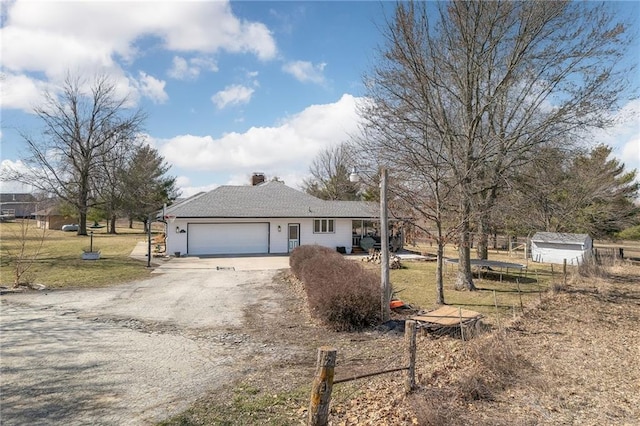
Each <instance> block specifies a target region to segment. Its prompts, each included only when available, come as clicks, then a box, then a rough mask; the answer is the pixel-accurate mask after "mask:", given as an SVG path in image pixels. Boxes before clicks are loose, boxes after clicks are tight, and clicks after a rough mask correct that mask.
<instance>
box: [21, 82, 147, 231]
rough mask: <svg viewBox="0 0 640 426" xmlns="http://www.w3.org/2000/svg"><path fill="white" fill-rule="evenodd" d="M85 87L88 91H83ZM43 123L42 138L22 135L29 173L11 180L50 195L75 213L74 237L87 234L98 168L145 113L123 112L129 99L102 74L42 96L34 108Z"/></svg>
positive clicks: (135, 130) (136, 129)
mask: <svg viewBox="0 0 640 426" xmlns="http://www.w3.org/2000/svg"><path fill="white" fill-rule="evenodd" d="M87 86H88V88H87ZM34 112H35V114H36V115H37V116H38V118H40V120H41V121H42V123H43V126H44V129H43V133H42V135H41V137H33V136H30V135H28V134H26V133H24V134H23V137H24V140H25V142H26V144H27V149H28V153H29V157H28V158H26V159H24V162H25V164H26V165H27V167H28V170H27V171H24V172H17V171H14V172H13V173H12V174H11V176H10V179H13V180H17V181H20V182H23V183H27V184H29V185H32V186H33V187H35V188H38V189H39V190H41V191H43V192H45V193H48V194H54V195H56V196H57V197H59V198H61V199H62V200H64V201H66V202H68V203H69V204H71V205H72V206H74V208H75V209H76V210H77V213H78V217H79V228H78V235H86V234H87V223H86V222H87V212H88V210H89V208H90V207H91V206H92V205H93V204H94V203H95V202H96V200H97V199H96V194H95V193H94V189H95V188H93V183H95V180H96V179H98V177H99V170H100V169H101V165H102V164H103V163H104V162H105V161H107V160H109V158H108V157H109V156H110V155H111V154H113V153H114V152H115V150H116V148H117V147H118V146H119V144H120V143H122V141H125V140H131V139H133V138H134V137H135V135H136V134H137V133H138V132H139V131H140V129H141V125H142V122H143V120H144V114H143V113H142V112H140V111H139V110H138V111H133V112H131V113H130V114H127V112H128V108H127V99H126V98H122V97H118V96H117V93H116V86H115V84H114V83H112V82H111V81H110V80H109V78H108V77H106V76H98V77H96V78H94V79H93V80H92V81H91V82H89V83H88V84H87V83H86V82H85V81H84V80H82V79H80V78H75V77H71V76H68V77H67V79H66V80H65V82H64V84H63V86H62V88H61V93H60V95H56V94H53V93H47V94H46V103H45V104H44V105H42V106H39V107H37V108H36V109H35V111H34Z"/></svg>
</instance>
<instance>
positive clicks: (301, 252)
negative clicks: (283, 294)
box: [289, 245, 380, 331]
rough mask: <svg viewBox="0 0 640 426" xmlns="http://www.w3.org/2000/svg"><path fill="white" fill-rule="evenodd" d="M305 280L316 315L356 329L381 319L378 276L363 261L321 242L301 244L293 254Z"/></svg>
mask: <svg viewBox="0 0 640 426" xmlns="http://www.w3.org/2000/svg"><path fill="white" fill-rule="evenodd" d="M289 265H290V266H291V270H292V272H293V273H294V275H295V276H296V277H297V278H298V279H299V280H300V281H302V283H303V284H304V289H305V292H306V294H307V303H308V304H309V309H310V311H311V313H312V315H313V316H314V317H315V318H316V319H318V320H319V321H321V322H322V323H323V324H324V325H326V326H328V327H330V328H332V329H334V330H336V331H356V330H362V329H364V328H366V327H369V326H372V325H375V324H377V323H378V322H379V320H380V286H379V284H378V281H379V280H378V277H377V276H376V275H375V274H374V273H373V272H371V271H367V270H365V269H364V268H363V267H362V266H361V265H360V264H358V263H356V262H353V261H350V260H347V259H345V258H344V257H342V255H341V254H339V253H337V252H335V251H333V250H331V249H329V248H326V247H322V246H318V245H303V246H299V247H297V248H296V249H295V250H294V251H293V252H292V253H291V256H290V258H289Z"/></svg>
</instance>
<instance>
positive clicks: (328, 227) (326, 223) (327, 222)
mask: <svg viewBox="0 0 640 426" xmlns="http://www.w3.org/2000/svg"><path fill="white" fill-rule="evenodd" d="M334 229H335V223H334V220H333V219H313V233H314V234H333V233H334V232H335V231H334Z"/></svg>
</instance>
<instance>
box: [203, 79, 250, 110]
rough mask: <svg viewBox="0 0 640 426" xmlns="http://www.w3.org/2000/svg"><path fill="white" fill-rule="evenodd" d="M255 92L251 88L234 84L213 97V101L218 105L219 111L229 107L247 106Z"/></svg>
mask: <svg viewBox="0 0 640 426" xmlns="http://www.w3.org/2000/svg"><path fill="white" fill-rule="evenodd" d="M253 92H254V90H253V89H252V88H250V87H246V86H242V85H239V84H234V85H231V86H227V87H225V88H224V90H221V91H219V92H218V93H216V94H215V95H213V96H212V97H211V101H212V102H213V103H214V104H216V106H217V107H218V109H222V108H224V107H226V106H227V105H239V104H246V103H249V101H250V100H251V96H252V95H253Z"/></svg>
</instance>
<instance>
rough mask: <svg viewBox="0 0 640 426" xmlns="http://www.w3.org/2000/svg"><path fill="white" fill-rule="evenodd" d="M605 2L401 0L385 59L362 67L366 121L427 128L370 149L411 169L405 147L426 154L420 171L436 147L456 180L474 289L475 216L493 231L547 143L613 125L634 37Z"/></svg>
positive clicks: (461, 275)
mask: <svg viewBox="0 0 640 426" xmlns="http://www.w3.org/2000/svg"><path fill="white" fill-rule="evenodd" d="M608 8H609V5H607V4H602V5H594V4H592V3H579V2H568V1H562V2H560V1H556V2H461V1H460V2H442V3H437V4H434V3H428V2H425V3H418V2H408V3H399V4H398V5H397V7H396V11H395V16H394V17H393V18H392V19H391V20H390V22H388V25H387V28H386V32H385V36H386V46H384V48H383V49H382V51H381V55H380V60H379V61H378V65H377V66H376V67H375V68H374V69H373V71H372V72H371V73H370V75H368V76H367V77H366V78H365V82H366V85H367V88H368V89H369V93H368V94H369V98H370V102H369V103H368V104H366V105H365V107H364V108H363V109H362V114H361V115H362V118H363V119H364V120H365V127H371V128H374V129H376V130H379V129H385V128H386V129H392V131H389V132H386V134H385V135H384V137H385V138H393V137H395V138H397V140H398V144H399V145H400V144H402V143H403V142H402V141H403V140H404V139H406V138H407V137H411V138H415V137H416V135H425V137H424V138H423V142H422V143H421V144H420V143H417V144H414V145H413V148H411V149H410V150H408V151H407V152H388V151H386V147H385V145H384V144H380V145H379V148H380V149H377V150H376V149H375V147H374V146H375V143H376V140H375V139H374V140H372V141H369V144H368V149H369V151H370V152H371V153H372V154H375V155H378V156H379V157H380V158H383V160H381V161H384V162H387V163H389V165H390V166H391V168H393V166H394V165H395V163H396V162H397V163H399V164H400V166H399V168H400V169H401V170H402V171H403V173H411V172H412V171H411V170H409V169H404V168H403V167H404V166H403V164H402V162H400V161H398V158H399V157H401V156H405V157H406V156H409V157H411V156H413V157H414V158H416V159H418V158H420V161H419V165H417V166H416V169H415V170H414V171H413V173H415V174H416V175H422V176H425V175H430V174H431V172H430V171H429V169H431V168H433V166H434V161H433V159H432V158H430V157H429V156H426V155H424V154H423V153H424V151H425V150H426V149H429V150H431V151H434V152H438V153H439V154H438V156H437V157H436V161H437V163H436V164H437V165H438V166H439V167H443V169H442V170H445V171H446V173H445V174H443V176H446V179H445V180H442V181H441V182H442V183H443V184H446V186H447V188H446V191H447V193H449V192H450V191H451V190H452V189H454V190H455V195H456V197H455V198H456V206H455V207H456V214H457V215H458V217H459V219H458V221H456V225H457V226H458V225H459V226H458V229H459V236H458V240H457V243H458V245H459V263H458V266H459V268H458V274H457V278H456V288H458V289H469V290H473V289H474V288H475V286H474V284H473V279H472V274H471V265H470V243H471V238H470V232H471V229H472V225H473V224H476V227H477V228H478V229H479V230H480V232H481V233H483V234H486V233H487V232H488V226H487V219H488V212H490V211H491V208H492V206H493V205H494V203H495V201H496V199H497V197H498V196H499V195H500V192H501V191H502V190H503V189H504V188H505V185H506V184H507V183H508V182H509V181H510V180H511V179H512V178H513V177H514V175H515V174H516V172H517V170H518V167H520V166H522V165H523V164H526V163H527V162H528V161H530V159H531V158H532V154H533V153H535V151H536V150H537V149H539V148H540V147H541V146H546V145H548V144H552V143H553V142H554V141H556V140H558V139H561V140H562V141H568V140H569V141H570V140H572V137H573V136H575V135H576V134H577V133H578V132H583V131H584V130H585V129H586V128H589V127H593V126H598V127H604V126H606V125H608V124H610V121H609V120H610V117H611V115H610V111H611V110H613V109H615V108H616V107H618V106H619V105H618V102H619V100H620V99H621V96H622V94H623V93H625V90H626V89H627V87H628V79H627V78H626V75H627V73H628V70H625V69H622V67H621V65H620V62H621V60H622V58H623V55H624V52H625V49H626V48H627V46H628V44H629V36H628V35H627V28H626V27H625V26H624V25H623V24H621V23H619V22H615V21H614V19H613V17H612V16H613V15H612V13H611V11H610V10H609V9H608ZM393 133H395V135H394V134H393ZM374 136H375V135H374ZM385 143H386V144H387V146H388V145H389V142H388V141H387V142H385ZM433 144H435V145H436V147H437V149H433V148H425V145H433ZM440 147H441V148H440ZM394 157H398V158H394ZM440 189H443V188H440ZM429 190H432V188H429ZM422 198H423V199H433V198H434V194H433V193H431V194H424V195H423V196H422ZM481 243H482V244H484V245H485V246H486V239H481Z"/></svg>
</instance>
